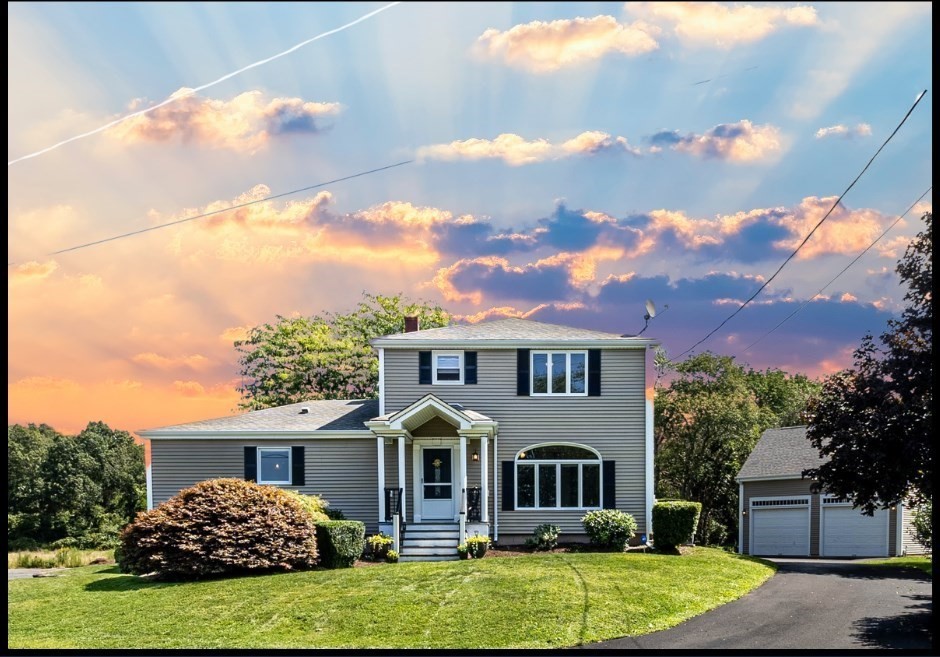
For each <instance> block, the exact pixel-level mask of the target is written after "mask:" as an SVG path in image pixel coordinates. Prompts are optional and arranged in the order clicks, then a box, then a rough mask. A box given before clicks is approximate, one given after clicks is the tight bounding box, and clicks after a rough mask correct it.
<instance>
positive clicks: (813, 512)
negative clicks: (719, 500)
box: [741, 479, 819, 557]
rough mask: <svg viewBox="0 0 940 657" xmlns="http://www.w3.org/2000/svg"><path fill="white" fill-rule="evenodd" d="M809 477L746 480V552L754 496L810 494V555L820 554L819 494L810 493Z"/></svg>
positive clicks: (748, 551) (743, 519) (747, 552)
mask: <svg viewBox="0 0 940 657" xmlns="http://www.w3.org/2000/svg"><path fill="white" fill-rule="evenodd" d="M812 483H813V482H812V481H810V480H809V479H775V480H771V481H746V482H744V510H745V511H747V512H748V515H747V516H744V517H742V519H741V520H742V521H743V522H744V537H743V538H744V540H743V543H744V549H743V550H742V552H743V553H744V554H750V553H751V552H750V533H751V532H750V522H751V519H750V513H751V510H750V509H751V498H752V497H786V496H789V495H799V496H809V498H810V500H809V545H810V556H813V557H816V556H819V495H812V494H810V491H809V487H810V484H812Z"/></svg>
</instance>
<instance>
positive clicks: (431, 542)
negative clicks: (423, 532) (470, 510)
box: [401, 536, 457, 548]
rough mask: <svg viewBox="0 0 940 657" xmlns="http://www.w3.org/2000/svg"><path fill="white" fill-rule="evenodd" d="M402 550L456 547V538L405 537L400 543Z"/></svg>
mask: <svg viewBox="0 0 940 657" xmlns="http://www.w3.org/2000/svg"><path fill="white" fill-rule="evenodd" d="M401 545H402V548H409V547H450V548H452V547H456V545H457V537H456V536H455V537H453V538H425V537H423V536H422V537H421V538H412V537H410V536H406V537H405V538H403V539H402V541H401Z"/></svg>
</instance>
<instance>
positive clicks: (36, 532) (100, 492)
mask: <svg viewBox="0 0 940 657" xmlns="http://www.w3.org/2000/svg"><path fill="white" fill-rule="evenodd" d="M7 468H8V470H7V476H8V483H7V485H8V497H7V513H8V514H9V515H8V526H7V538H8V540H11V541H12V540H18V539H19V540H24V539H28V540H31V541H35V542H37V543H52V542H55V541H62V540H64V539H71V540H73V541H74V542H76V544H82V545H84V544H88V545H89V546H91V545H93V544H107V543H108V542H111V541H114V540H115V539H116V537H117V532H118V531H119V530H120V528H121V527H122V526H123V525H124V524H125V523H127V522H128V521H130V520H131V518H133V516H134V514H135V513H136V512H137V511H138V510H140V509H142V508H144V506H145V505H146V489H145V486H146V475H145V471H144V451H143V447H142V446H141V445H138V444H136V443H135V442H134V439H133V437H132V436H131V435H130V434H129V433H128V432H126V431H119V430H115V429H112V428H111V427H109V426H108V425H107V424H105V423H103V422H91V423H89V424H88V426H87V427H86V428H85V429H83V430H82V431H81V432H80V433H79V434H78V435H77V436H65V435H62V434H60V433H59V432H57V431H55V429H53V428H52V427H49V426H47V425H44V424H43V425H38V426H37V425H34V424H30V425H28V426H25V427H24V426H21V425H12V426H9V427H7Z"/></svg>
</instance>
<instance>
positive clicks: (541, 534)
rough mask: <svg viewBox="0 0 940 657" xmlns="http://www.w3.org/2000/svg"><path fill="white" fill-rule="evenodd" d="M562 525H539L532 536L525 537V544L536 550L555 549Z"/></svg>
mask: <svg viewBox="0 0 940 657" xmlns="http://www.w3.org/2000/svg"><path fill="white" fill-rule="evenodd" d="M560 533H561V527H559V526H558V525H549V524H544V525H539V526H537V527H536V528H535V529H534V530H532V536H530V537H529V538H527V539H525V544H526V545H528V546H529V547H531V548H533V549H535V550H553V549H554V548H555V547H557V546H558V535H559V534H560Z"/></svg>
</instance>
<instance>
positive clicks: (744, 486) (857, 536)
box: [737, 427, 914, 557]
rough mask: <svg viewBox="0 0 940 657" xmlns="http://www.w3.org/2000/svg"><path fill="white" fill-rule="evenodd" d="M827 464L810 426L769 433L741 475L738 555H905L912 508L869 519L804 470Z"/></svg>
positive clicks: (739, 479)
mask: <svg viewBox="0 0 940 657" xmlns="http://www.w3.org/2000/svg"><path fill="white" fill-rule="evenodd" d="M822 463H823V460H822V459H820V457H819V453H818V452H817V451H816V450H815V449H813V447H812V445H811V444H810V442H809V440H808V439H807V438H806V427H786V428H783V429H768V430H767V431H765V432H764V434H763V435H762V436H761V438H760V440H759V441H758V442H757V445H756V446H755V447H754V450H753V451H752V452H751V454H750V456H748V458H747V461H745V463H744V465H743V466H742V467H741V471H740V472H739V473H738V476H737V481H738V486H739V491H740V502H739V504H740V508H739V511H740V513H741V522H740V523H739V527H740V529H739V535H738V551H739V552H741V553H743V554H753V555H758V556H771V557H773V556H785V557H887V556H894V555H896V554H903V553H904V552H905V549H904V547H905V545H906V543H908V542H907V541H905V540H904V537H903V536H902V527H903V526H905V525H906V524H907V523H906V522H904V520H906V519H902V514H904V512H905V511H906V509H903V508H902V509H900V510H897V509H891V510H887V509H884V510H879V511H876V512H875V515H874V516H866V515H864V514H862V513H861V512H860V511H859V510H857V509H853V508H852V502H851V500H847V499H842V498H837V497H833V496H831V495H828V494H826V493H825V492H823V493H822V494H820V493H819V492H815V489H814V487H813V486H812V484H813V482H812V481H810V480H808V479H803V477H802V472H803V470H806V469H808V468H814V467H817V466H818V465H820V464H822ZM907 551H909V552H913V551H914V550H907Z"/></svg>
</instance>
